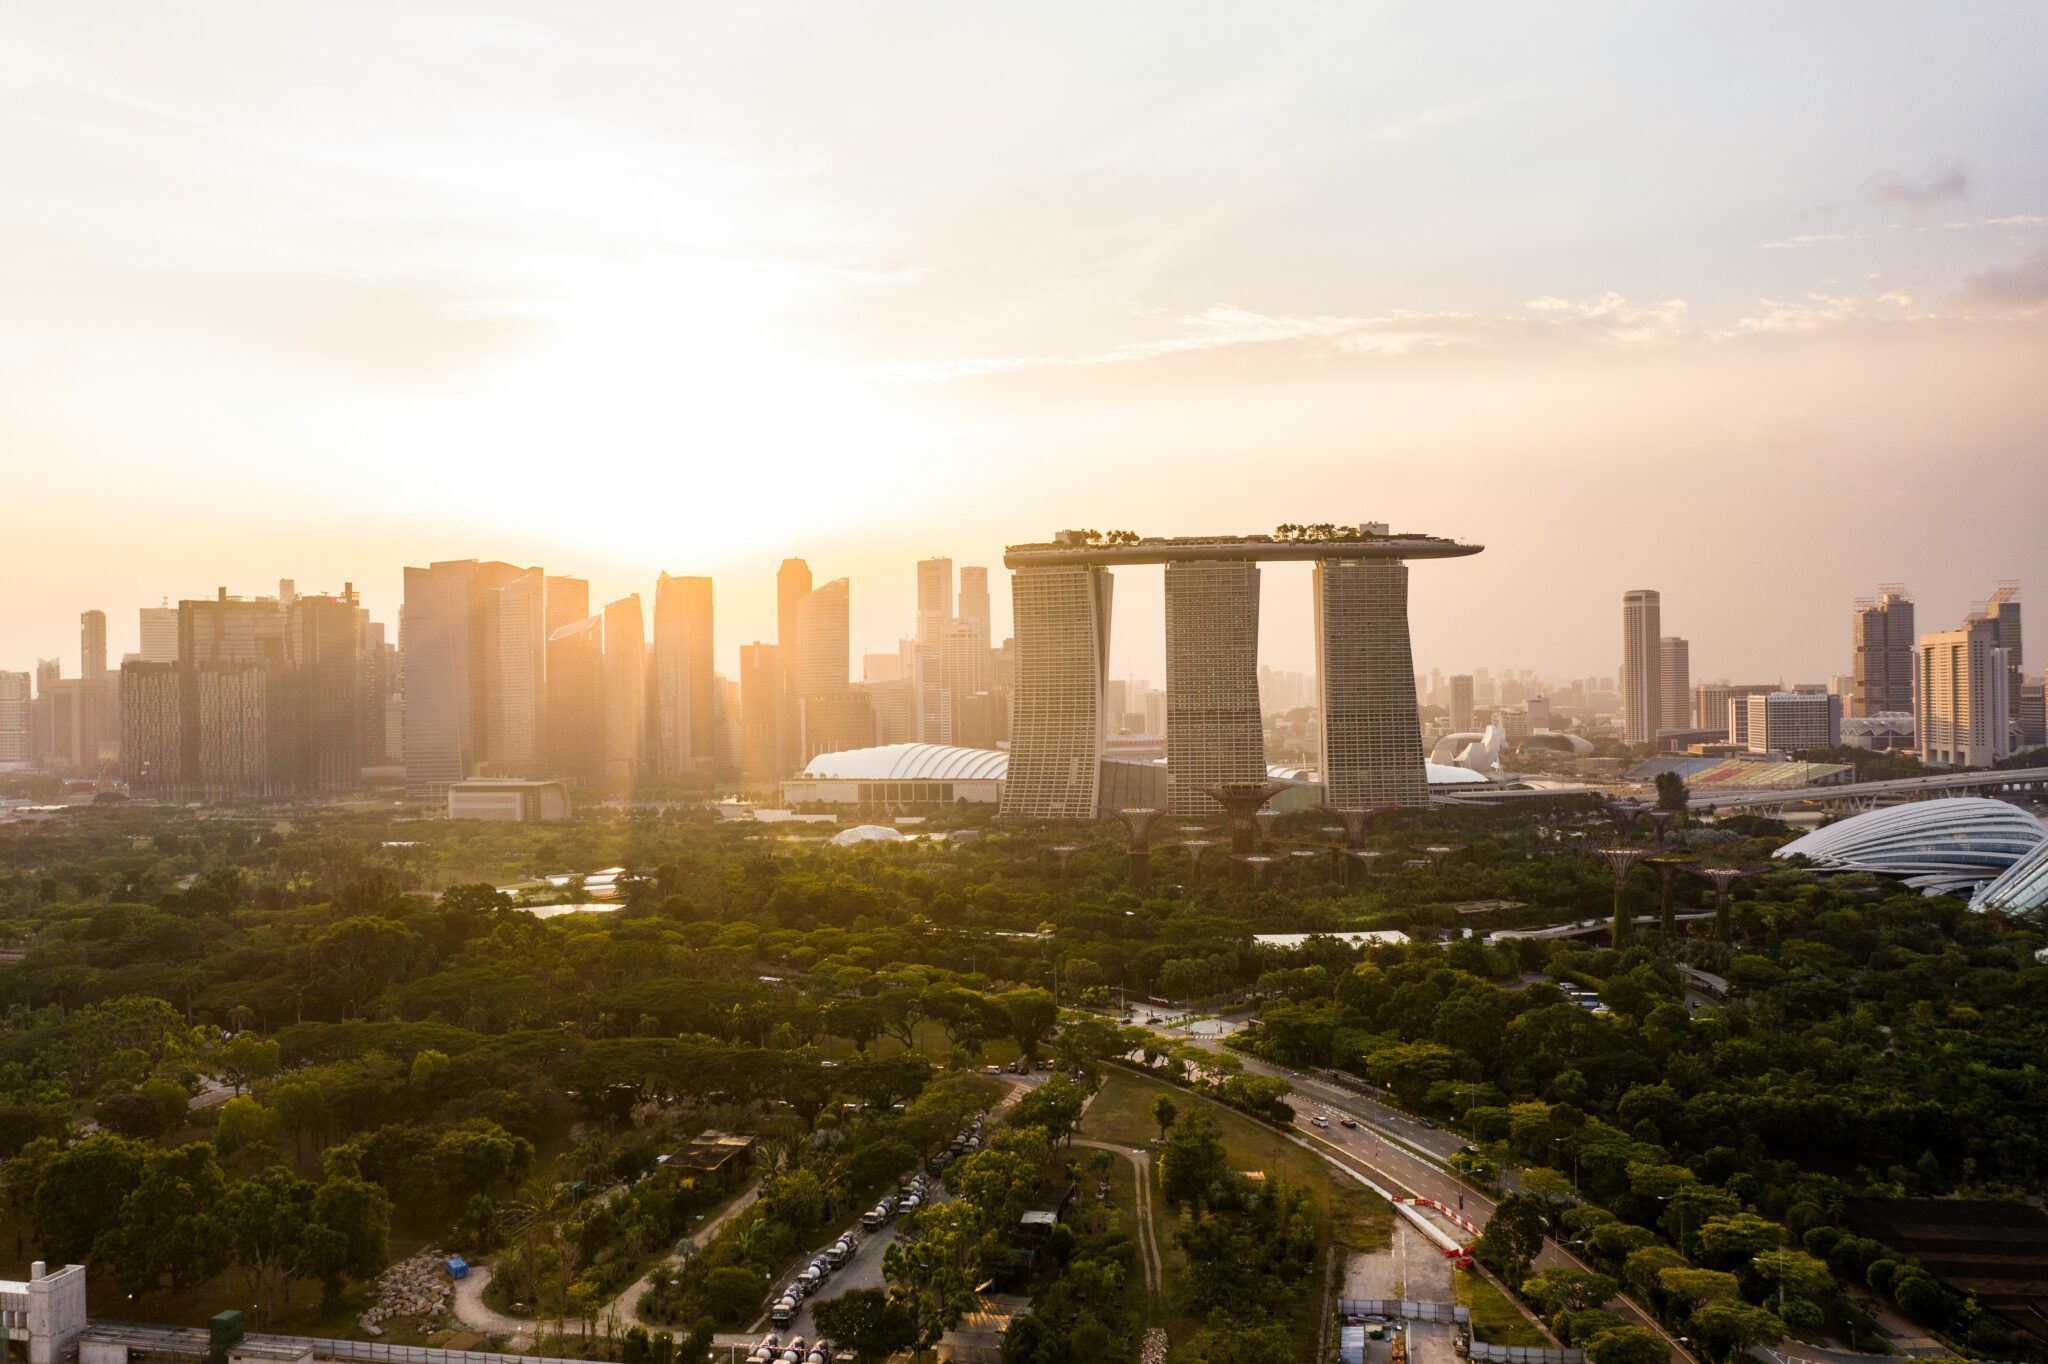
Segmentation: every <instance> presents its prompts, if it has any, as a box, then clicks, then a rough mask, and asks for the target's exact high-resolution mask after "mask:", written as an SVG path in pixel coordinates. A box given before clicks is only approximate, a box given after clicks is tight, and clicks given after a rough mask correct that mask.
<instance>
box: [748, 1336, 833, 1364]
mask: <svg viewBox="0 0 2048 1364" xmlns="http://www.w3.org/2000/svg"><path fill="white" fill-rule="evenodd" d="M834 1358H836V1356H835V1355H834V1354H833V1352H832V1342H831V1341H829V1340H820V1341H818V1342H817V1343H816V1344H814V1345H809V1346H806V1345H805V1343H804V1338H803V1337H802V1336H791V1337H790V1338H789V1340H788V1342H787V1343H785V1342H784V1341H783V1339H782V1337H781V1336H780V1335H777V1334H776V1333H775V1332H773V1331H771V1332H769V1333H768V1334H767V1335H765V1336H763V1337H761V1343H760V1344H759V1345H756V1346H755V1347H754V1348H753V1349H751V1350H749V1351H748V1352H747V1364H832V1361H833V1359H834Z"/></svg>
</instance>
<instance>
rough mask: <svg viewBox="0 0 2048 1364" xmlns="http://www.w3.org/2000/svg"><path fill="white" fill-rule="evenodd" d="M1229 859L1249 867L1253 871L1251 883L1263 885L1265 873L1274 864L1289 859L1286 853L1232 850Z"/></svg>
mask: <svg viewBox="0 0 2048 1364" xmlns="http://www.w3.org/2000/svg"><path fill="white" fill-rule="evenodd" d="M1230 860H1231V861H1233V862H1236V863H1238V864H1240V865H1242V866H1247V867H1250V868H1251V869H1252V873H1253V881H1252V884H1253V885H1256V886H1260V887H1263V886H1264V885H1265V884H1266V874H1267V873H1268V872H1270V871H1271V870H1272V869H1273V867H1274V866H1275V865H1276V864H1278V863H1281V862H1285V861H1288V860H1289V859H1288V856H1287V854H1286V853H1264V852H1234V853H1232V854H1231V855H1230Z"/></svg>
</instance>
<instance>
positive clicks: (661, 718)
mask: <svg viewBox="0 0 2048 1364" xmlns="http://www.w3.org/2000/svg"><path fill="white" fill-rule="evenodd" d="M711 651H712V618H711V579H709V578H702V577H691V578H677V577H671V576H670V575H669V574H666V573H664V574H662V575H661V577H660V578H658V579H656V580H655V584H654V679H653V680H654V701H653V706H652V710H653V723H654V735H653V742H654V758H655V770H656V771H657V772H659V773H660V774H661V775H662V776H664V777H678V776H684V775H687V774H689V773H692V772H709V771H711V770H712V769H713V768H714V767H715V766H716V763H717V756H718V748H719V743H718V734H717V729H718V713H719V705H718V695H717V689H716V685H715V683H714V680H713V679H714V676H715V672H716V670H715V669H714V668H713V666H712V663H713V659H712V652H711Z"/></svg>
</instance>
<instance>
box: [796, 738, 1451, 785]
mask: <svg viewBox="0 0 2048 1364" xmlns="http://www.w3.org/2000/svg"><path fill="white" fill-rule="evenodd" d="M1111 761H1115V760H1114V759H1111ZM1158 762H1159V765H1164V760H1158ZM1423 767H1424V768H1425V770H1426V771H1427V772H1428V775H1429V784H1430V785H1431V786H1466V785H1479V786H1484V785H1487V784H1488V779H1487V778H1486V777H1485V776H1484V775H1483V774H1481V773H1478V772H1473V771H1470V770H1468V769H1466V768H1463V767H1449V766H1446V765H1445V764H1443V763H1427V762H1426V763H1424V764H1423ZM1009 770H1010V755H1009V754H1008V753H1004V752H1000V751H998V750H995V749H987V748H955V747H953V746H952V745H950V744H883V745H881V746H880V747H878V748H849V749H847V750H845V751H844V752H840V753H820V754H819V755H818V756H817V757H815V758H813V759H811V760H810V762H808V763H806V764H805V765H804V770H803V775H804V776H806V777H816V778H820V779H823V780H827V781H832V780H837V781H1001V780H1003V779H1004V777H1006V776H1007V775H1008V774H1009ZM1266 775H1267V776H1269V777H1272V778H1274V779H1275V780H1277V781H1298V782H1313V781H1315V780H1316V777H1315V774H1314V773H1313V772H1312V771H1310V770H1309V769H1308V768H1301V767H1272V766H1268V767H1267V768H1266Z"/></svg>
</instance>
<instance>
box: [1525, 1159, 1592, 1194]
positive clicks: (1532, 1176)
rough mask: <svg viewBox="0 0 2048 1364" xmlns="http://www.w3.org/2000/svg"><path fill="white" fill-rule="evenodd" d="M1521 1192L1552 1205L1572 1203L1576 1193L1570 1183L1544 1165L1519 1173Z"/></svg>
mask: <svg viewBox="0 0 2048 1364" xmlns="http://www.w3.org/2000/svg"><path fill="white" fill-rule="evenodd" d="M1520 1178H1521V1181H1522V1192H1524V1193H1531V1194H1535V1195H1536V1196H1537V1197H1538V1198H1547V1199H1549V1200H1550V1201H1551V1202H1553V1203H1572V1202H1576V1201H1577V1199H1578V1193H1577V1192H1576V1191H1575V1190H1574V1189H1573V1188H1572V1182H1571V1181H1570V1180H1569V1179H1566V1178H1565V1177H1564V1176H1563V1175H1561V1174H1559V1173H1558V1172H1557V1171H1555V1170H1553V1169H1551V1168H1550V1167H1549V1166H1546V1165H1532V1166H1530V1167H1529V1168H1528V1169H1526V1170H1524V1171H1522V1173H1521V1176H1520Z"/></svg>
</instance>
